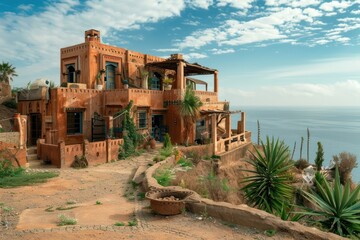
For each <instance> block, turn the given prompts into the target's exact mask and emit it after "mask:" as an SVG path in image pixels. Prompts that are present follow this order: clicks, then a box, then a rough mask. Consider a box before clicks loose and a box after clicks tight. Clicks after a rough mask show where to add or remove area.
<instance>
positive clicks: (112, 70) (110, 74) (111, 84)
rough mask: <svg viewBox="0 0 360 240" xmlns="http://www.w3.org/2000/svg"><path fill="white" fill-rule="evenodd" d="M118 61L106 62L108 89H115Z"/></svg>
mask: <svg viewBox="0 0 360 240" xmlns="http://www.w3.org/2000/svg"><path fill="white" fill-rule="evenodd" d="M117 66H118V65H117V64H116V63H106V76H105V81H106V89H115V77H116V68H117Z"/></svg>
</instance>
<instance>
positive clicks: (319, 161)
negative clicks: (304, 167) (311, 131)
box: [315, 142, 324, 171]
mask: <svg viewBox="0 0 360 240" xmlns="http://www.w3.org/2000/svg"><path fill="white" fill-rule="evenodd" d="M317 145H318V151H317V152H316V158H315V165H316V170H317V171H320V170H321V167H322V164H323V162H324V150H323V146H322V144H321V142H318V143H317Z"/></svg>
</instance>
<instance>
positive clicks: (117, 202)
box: [0, 152, 293, 240]
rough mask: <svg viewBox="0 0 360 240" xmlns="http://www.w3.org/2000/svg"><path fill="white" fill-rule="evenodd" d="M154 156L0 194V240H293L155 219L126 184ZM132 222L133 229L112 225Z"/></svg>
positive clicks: (194, 218)
mask: <svg viewBox="0 0 360 240" xmlns="http://www.w3.org/2000/svg"><path fill="white" fill-rule="evenodd" d="M154 155H155V152H147V153H145V154H143V155H142V156H140V157H136V158H132V159H129V160H125V161H118V162H114V163H108V164H102V165H99V166H96V167H90V168H87V169H82V170H75V169H65V170H60V176H59V177H57V178H54V179H51V180H49V181H48V182H47V183H44V184H40V185H36V186H31V187H19V188H12V189H0V203H2V204H3V205H4V206H6V207H9V208H11V211H10V212H4V211H2V212H0V213H1V218H0V223H1V224H0V225H1V226H0V239H9V240H13V239H14V240H16V239H27V240H35V239H43V240H45V239H46V240H48V239H51V240H61V239H66V240H72V239H74V240H75V239H76V240H88V239H100V240H101V239H104V240H105V239H147V240H150V239H173V240H177V239H293V238H291V236H289V235H288V234H286V233H276V234H275V236H273V237H267V236H266V235H265V234H264V232H263V231H260V230H256V229H250V228H245V227H241V226H234V225H229V224H226V223H223V222H220V221H218V220H216V219H212V218H206V217H204V216H198V215H194V214H191V213H188V212H185V213H183V214H180V215H176V216H169V217H165V216H159V215H155V214H154V213H153V212H152V211H151V209H150V207H149V202H148V201H147V200H142V199H141V198H138V197H135V198H134V196H136V195H137V193H138V192H139V191H140V189H139V188H137V189H134V188H133V187H132V185H131V183H130V181H131V179H132V177H133V175H134V172H135V171H136V169H137V168H138V166H140V165H144V164H145V165H147V163H149V162H151V161H152V158H153V156H154ZM35 171H43V170H35ZM96 202H98V203H101V204H96ZM67 208H68V209H67ZM64 209H65V210H64ZM60 214H64V215H66V216H69V217H73V218H76V219H77V225H74V226H63V227H60V226H58V225H57V224H58V223H59V215H60ZM133 219H136V220H137V225H136V226H115V225H114V224H115V223H116V222H124V223H125V224H126V225H128V222H129V221H132V220H133Z"/></svg>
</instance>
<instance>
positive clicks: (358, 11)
mask: <svg viewBox="0 0 360 240" xmlns="http://www.w3.org/2000/svg"><path fill="white" fill-rule="evenodd" d="M351 13H352V14H355V15H359V14H360V10H352V11H351Z"/></svg>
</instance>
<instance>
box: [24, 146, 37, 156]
mask: <svg viewBox="0 0 360 240" xmlns="http://www.w3.org/2000/svg"><path fill="white" fill-rule="evenodd" d="M26 153H27V155H31V154H36V153H37V147H28V148H27V149H26Z"/></svg>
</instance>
